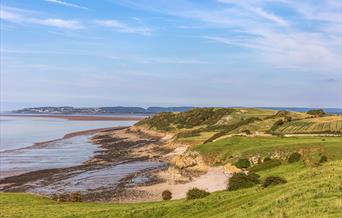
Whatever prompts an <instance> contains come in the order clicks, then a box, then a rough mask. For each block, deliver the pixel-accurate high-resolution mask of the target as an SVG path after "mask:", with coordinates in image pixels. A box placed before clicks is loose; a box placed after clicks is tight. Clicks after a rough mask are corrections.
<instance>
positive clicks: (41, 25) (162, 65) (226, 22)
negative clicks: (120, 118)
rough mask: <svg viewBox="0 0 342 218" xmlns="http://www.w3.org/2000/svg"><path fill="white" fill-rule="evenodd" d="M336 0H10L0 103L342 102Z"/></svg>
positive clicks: (5, 4)
mask: <svg viewBox="0 0 342 218" xmlns="http://www.w3.org/2000/svg"><path fill="white" fill-rule="evenodd" d="M341 10H342V3H341V1H340V0H329V1H321V0H303V1H294V0H293V1H292V0H259V1H256V0H244V1H235V0H216V1H215V0H213V1H205V0H203V1H195V0H193V1H190V0H173V1H166V0H155V1H153V0H139V1H133V0H98V1H94V0H82V1H81V0H21V1H18V0H3V1H1V12H0V18H1V58H0V61H1V109H2V110H8V109H13V108H18V107H26V106H43V105H52V106H62V105H71V106H114V105H126V106H133V105H134V106H144V107H146V106H152V105H153V106H156V105H158V106H180V105H192V106H298V107H299V106H306V107H339V108H341V107H342V102H341V101H342V96H341V95H342V94H341V93H342V75H341V74H342V73H341V70H342V63H341V59H342V57H341V56H342V55H341V53H342V35H341V34H342V17H341V16H342V15H341Z"/></svg>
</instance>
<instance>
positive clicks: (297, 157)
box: [288, 152, 302, 163]
mask: <svg viewBox="0 0 342 218" xmlns="http://www.w3.org/2000/svg"><path fill="white" fill-rule="evenodd" d="M301 156H302V155H300V154H299V153H298V152H294V153H292V154H291V155H290V157H289V159H288V163H294V162H298V161H299V160H300V158H301Z"/></svg>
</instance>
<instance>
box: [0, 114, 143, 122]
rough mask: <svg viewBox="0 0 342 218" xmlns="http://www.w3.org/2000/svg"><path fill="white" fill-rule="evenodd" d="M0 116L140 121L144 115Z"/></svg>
mask: <svg viewBox="0 0 342 218" xmlns="http://www.w3.org/2000/svg"><path fill="white" fill-rule="evenodd" d="M0 117H39V118H59V119H66V120H72V121H140V120H142V119H144V117H139V116H128V115H125V116H118V115H116V116H99V115H49V114H47V115H43V114H40V115H35V114H13V115H12V114H0Z"/></svg>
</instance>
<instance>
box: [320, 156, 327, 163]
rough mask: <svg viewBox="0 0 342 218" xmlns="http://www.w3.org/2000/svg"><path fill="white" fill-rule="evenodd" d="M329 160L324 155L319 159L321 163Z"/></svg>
mask: <svg viewBox="0 0 342 218" xmlns="http://www.w3.org/2000/svg"><path fill="white" fill-rule="evenodd" d="M325 162H328V158H327V156H325V155H323V156H322V157H321V158H320V159H319V163H325Z"/></svg>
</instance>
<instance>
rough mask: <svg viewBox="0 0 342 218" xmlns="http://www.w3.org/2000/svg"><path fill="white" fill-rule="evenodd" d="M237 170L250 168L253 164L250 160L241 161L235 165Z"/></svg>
mask: <svg viewBox="0 0 342 218" xmlns="http://www.w3.org/2000/svg"><path fill="white" fill-rule="evenodd" d="M234 165H235V166H236V167H237V168H240V169H242V168H248V167H250V166H251V162H249V160H248V159H245V158H243V159H239V160H238V161H237V162H236V163H235V164H234Z"/></svg>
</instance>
